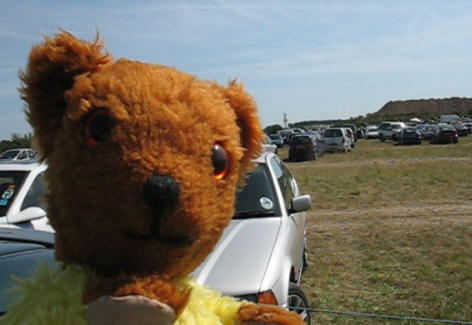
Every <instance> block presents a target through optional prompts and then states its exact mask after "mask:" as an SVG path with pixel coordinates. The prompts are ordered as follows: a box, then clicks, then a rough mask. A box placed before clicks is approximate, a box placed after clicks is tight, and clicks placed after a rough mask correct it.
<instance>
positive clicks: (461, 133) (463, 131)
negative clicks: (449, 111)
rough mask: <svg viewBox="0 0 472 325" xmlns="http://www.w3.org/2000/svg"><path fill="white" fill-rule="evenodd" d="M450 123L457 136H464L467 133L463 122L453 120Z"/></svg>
mask: <svg viewBox="0 0 472 325" xmlns="http://www.w3.org/2000/svg"><path fill="white" fill-rule="evenodd" d="M451 125H452V126H453V127H454V128H455V129H456V131H457V135H458V136H460V137H466V136H468V135H469V130H468V129H467V126H465V125H464V123H462V122H459V121H455V122H451Z"/></svg>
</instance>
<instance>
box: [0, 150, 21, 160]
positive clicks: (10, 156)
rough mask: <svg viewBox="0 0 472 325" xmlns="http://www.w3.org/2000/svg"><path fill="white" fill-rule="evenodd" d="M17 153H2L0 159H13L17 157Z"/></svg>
mask: <svg viewBox="0 0 472 325" xmlns="http://www.w3.org/2000/svg"><path fill="white" fill-rule="evenodd" d="M19 152H20V151H19V150H8V151H5V152H4V153H2V154H1V155H0V159H13V158H15V157H16V156H17V155H18V153H19Z"/></svg>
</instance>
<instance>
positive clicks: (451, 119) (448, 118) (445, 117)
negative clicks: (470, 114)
mask: <svg viewBox="0 0 472 325" xmlns="http://www.w3.org/2000/svg"><path fill="white" fill-rule="evenodd" d="M460 120H461V118H460V117H459V115H456V114H450V115H441V117H440V118H439V123H452V122H455V121H460Z"/></svg>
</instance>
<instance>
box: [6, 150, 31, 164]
mask: <svg viewBox="0 0 472 325" xmlns="http://www.w3.org/2000/svg"><path fill="white" fill-rule="evenodd" d="M36 156H37V152H36V151H35V150H33V149H30V148H16V149H9V150H6V151H4V152H2V153H1V154H0V162H18V161H26V160H31V159H35V158H36Z"/></svg>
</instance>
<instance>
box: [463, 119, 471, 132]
mask: <svg viewBox="0 0 472 325" xmlns="http://www.w3.org/2000/svg"><path fill="white" fill-rule="evenodd" d="M463 124H464V126H465V127H466V128H467V131H468V132H469V134H471V133H472V122H470V121H464V122H463Z"/></svg>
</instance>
